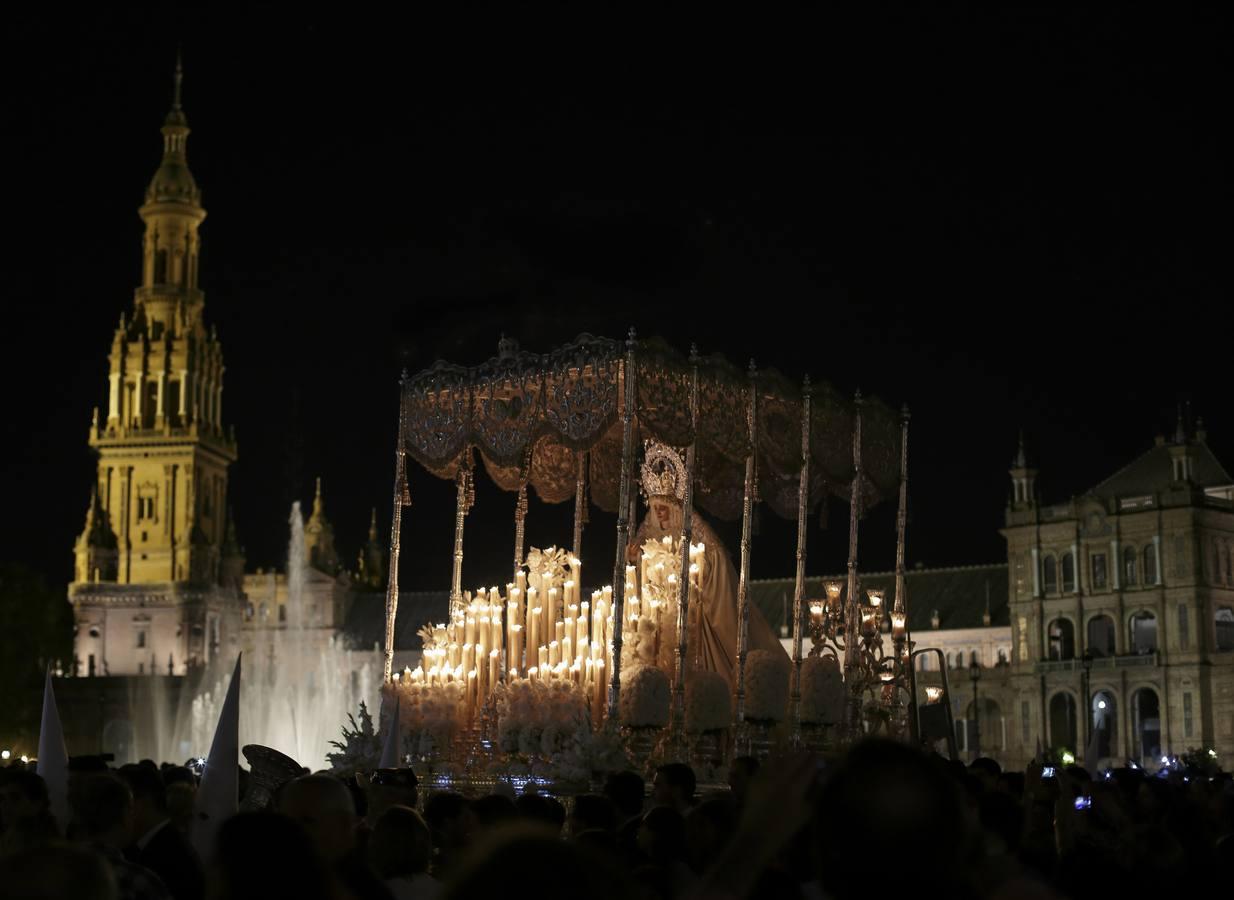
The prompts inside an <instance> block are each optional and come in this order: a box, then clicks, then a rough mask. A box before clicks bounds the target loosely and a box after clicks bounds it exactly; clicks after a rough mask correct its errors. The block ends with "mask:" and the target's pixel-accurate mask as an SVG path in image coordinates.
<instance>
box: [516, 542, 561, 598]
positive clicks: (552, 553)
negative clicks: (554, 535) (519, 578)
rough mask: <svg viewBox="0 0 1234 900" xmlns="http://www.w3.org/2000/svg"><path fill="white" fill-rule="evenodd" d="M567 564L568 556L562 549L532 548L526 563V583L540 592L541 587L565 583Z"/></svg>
mask: <svg viewBox="0 0 1234 900" xmlns="http://www.w3.org/2000/svg"><path fill="white" fill-rule="evenodd" d="M569 562H570V554H568V553H567V552H566V551H565V549H564V548H563V549H558V548H557V547H549V548H548V549H546V550H541V549H540V548H539V547H532V548H531V552H530V553H528V554H527V562H526V566H527V580H528V583H529V584H531V586H532V587H534V588H536V590H541V585H549V584H558V585H559V584H561V583H562V582H563V581H565V577H566V566H567V565H568V564H569Z"/></svg>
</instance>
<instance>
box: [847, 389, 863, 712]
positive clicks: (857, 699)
mask: <svg viewBox="0 0 1234 900" xmlns="http://www.w3.org/2000/svg"><path fill="white" fill-rule="evenodd" d="M853 405H854V406H855V407H856V411H857V412H856V416H855V417H854V420H853V488H852V494H851V496H850V499H849V509H848V601H847V610H846V612H847V616H846V618H847V623H846V629H845V634H846V640H845V645H844V681H845V685H846V687H847V688H848V697H849V712H848V722H847V726H848V730H849V732H850V734H851V733H852V732H855V731H856V730H857V729H858V728H859V722H860V718H861V696H860V694H859V693H858V690H859V689H858V687H857V685H856V681H857V666H858V657H859V651H858V647H857V639H858V636H859V634H860V632H859V631H858V629H859V627H860V625H861V605H860V603H859V602H858V600H857V519H858V517H859V516H860V514H861V391H857V393H856V395H855V396H854V398H853Z"/></svg>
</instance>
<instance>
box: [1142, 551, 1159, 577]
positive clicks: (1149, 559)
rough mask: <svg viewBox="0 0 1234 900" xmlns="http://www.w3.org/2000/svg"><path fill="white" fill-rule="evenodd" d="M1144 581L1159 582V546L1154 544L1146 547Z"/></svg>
mask: <svg viewBox="0 0 1234 900" xmlns="http://www.w3.org/2000/svg"><path fill="white" fill-rule="evenodd" d="M1144 583H1145V584H1156V583H1157V548H1156V546H1154V545H1153V544H1149V545H1148V546H1146V547H1145V548H1144Z"/></svg>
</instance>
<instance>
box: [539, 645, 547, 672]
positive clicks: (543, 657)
mask: <svg viewBox="0 0 1234 900" xmlns="http://www.w3.org/2000/svg"><path fill="white" fill-rule="evenodd" d="M547 667H548V647H541V648H540V672H541V673H543V672H544V670H545V668H547Z"/></svg>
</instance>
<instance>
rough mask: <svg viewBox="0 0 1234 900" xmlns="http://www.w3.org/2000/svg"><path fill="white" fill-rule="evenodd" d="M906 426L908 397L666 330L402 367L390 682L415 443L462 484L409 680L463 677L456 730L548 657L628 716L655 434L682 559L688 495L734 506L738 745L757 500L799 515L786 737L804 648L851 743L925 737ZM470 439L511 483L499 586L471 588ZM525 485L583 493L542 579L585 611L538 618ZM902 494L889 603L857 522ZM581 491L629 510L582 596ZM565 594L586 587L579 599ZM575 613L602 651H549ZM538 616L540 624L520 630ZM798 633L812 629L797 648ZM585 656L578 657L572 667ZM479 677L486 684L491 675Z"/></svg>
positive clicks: (429, 463) (597, 710) (544, 495)
mask: <svg viewBox="0 0 1234 900" xmlns="http://www.w3.org/2000/svg"><path fill="white" fill-rule="evenodd" d="M907 437H908V412H907V409H904V410H901V411H899V412H897V411H895V410H893V409H891V408H890V407H888V406H886V405H885V404H883V403H881V402H880V401H878V400H876V399H872V398H863V397H862V396H861V394H860V393H858V394H857V395H856V396H855V397H854V398H853V399H851V400H849V399H846V398H845V397H843V396H841V395H840V394H839V393H838V392H837V391H836V390H835V389H834V388H832V387H831V386H829V385H827V384H817V383H816V384H811V383H810V381H809V379H808V377H807V379H806V380H805V382H804V384H803V385H801V386H798V385H796V384H794V383H792V382H790V381H789V380H788V379H786V378H784V377H783V376H781V375H779V374H777V373H775V372H774V371H768V370H761V371H760V370H757V369H756V368H755V366H754V364H753V363H751V364H750V367H749V369H748V370H747V371H742V370H740V369H738V368H736V367H734V366H732V365H731V364H729V363H728V362H726V361H725V360H723V359H720V358H717V357H707V358H704V357H701V356H699V355H698V354H697V352H696V351H694V350H692V351H691V353H690V355H689V356H688V357H684V356H682V355H680V354H679V353H677V352H675V351H674V350H672V349H671V348H669V347H668V346H666V345H665V344H663V343H662V342H659V341H641V342H640V341H638V340H636V338H635V334H634V332H633V330H631V332H630V334H629V337H628V339H627V340H626V341H624V342H621V341H615V340H609V339H604V338H599V337H593V336H590V335H583V336H580V337H579V338H577V339H576V340H575V341H574V342H572V343H570V344H567V345H565V346H562V347H559V348H557V349H555V350H553V351H552V352H550V353H547V354H535V353H529V352H526V351H522V350H519V349H518V347H517V345H515V344H514V342H512V341H506V340H504V339H503V341H502V342H501V345H500V347H499V353H498V355H497V357H495V358H493V359H490V360H488V361H487V362H486V363H484V364H483V365H480V366H476V367H472V368H467V367H463V366H458V365H453V364H449V363H445V362H438V363H436V364H435V365H434V366H432V367H431V368H429V369H427V370H425V371H423V372H421V373H420V374H418V375H416V376H414V377H411V376H409V375H408V374H407V373H406V372H404V374H403V377H402V379H401V395H400V404H399V428H398V437H397V448H396V452H395V478H394V491H393V516H392V524H391V532H390V571H389V582H388V589H387V597H386V634H385V666H384V681H385V685H386V689H391V688H392V687H393V686H397V685H398V684H399V678H400V673H397V672H394V671H393V657H394V625H395V617H396V613H397V604H398V567H399V539H400V531H401V523H402V513H403V509H404V508H405V507H408V506H410V505H411V492H410V490H409V485H408V458H410V459H411V460H413V461H414V462H416V463H418V464H419V465H420V466H421V467H423V468H424V469H426V470H427V471H428V472H430V473H431V474H433V475H435V476H437V477H439V478H445V479H452V480H453V481H454V482H455V485H456V490H457V499H456V504H455V519H454V555H453V570H452V577H451V582H450V600H449V606H450V608H449V610H448V617H449V619H448V625H442V626H430V627H429V628H428V629H426V630H425V631H424V632H423V633H424V635H425V639H426V646H429V645H430V644H431V646H433V647H434V648H435V649H434V650H433V653H434V654H436V656H435V657H434V658H433V660H429V662H433V663H434V664H433V665H432V666H431V667H428V668H426V667H425V664H423V663H422V666H421V668H420V669H418V670H417V672H416V673H412V672H410V671H407V672H404V673H401V674H402V675H403V684H402V686H401V687H402V689H403V690H412V689H413V687H414V690H415V691H418V692H424V691H427V690H430V687H428V686H427V685H429V684H430V683H431V684H435V685H438V686H442V685H445V686H447V687H448V686H449V685H451V684H452V685H454V687H453V688H452V693H450V692H446V693H444V694H442V696H444V697H446V698H447V702H448V703H455V704H457V706H458V707H459V709H461V710H462V711H463V715H464V716H466V717H467V718H466V720H465V721H464V727H463V728H462V729H461V733H462V734H464V735H471V739H473V740H474V739H476V738H477V733H476V732H475V730H474V729H472V730H468V728H467V724H468V723H472V722H474V719H475V717H477V716H478V715H479V714H480V709H481V708H488V707H486V706H485V703H486V698H487V699H490V700H491V698H492V696H493V693H494V692H496V691H500V690H504V689H506V688H512V687H513V686H515V685H516V684H522V683H523V682H527V681H529V680H530V681H532V682H534V681H535V679H536V678H539V679H540V680H541V681H544V680H545V678H546V673H547V674H548V676H549V677H550V679H551V677H555V676H560V675H563V673H564V678H565V680H567V681H569V682H570V683H571V684H576V685H585V686H586V690H585V691H584V692H583V693H584V695H585V697H586V698H587V701H588V702H589V703H590V712H589V717H590V722H591V725H592V726H593V727H594V728H595V729H596V730H597V731H598V730H600V729H608V731H609V732H610V733H612V732H613V731H614V730H615V729H618V728H620V727H621V726H622V725H624V724H629V723H623V722H622V721H621V717H622V709H623V704H622V702H621V692H622V690H623V678H622V667H623V652H622V651H623V642H624V641H625V640H626V639H627V636H628V635H630V634H631V633H632V632H631V631H630V625H631V622H632V621H633V620H634V619H635V618H636V617H637V613H633V612H630V611H629V608H628V607H629V606H630V605H633V604H637V603H638V598H637V596H636V594H635V593H634V592H635V591H637V590H638V585H639V583H640V582H639V581H638V580H637V577H636V575H635V574H634V568H635V567H632V566H631V567H627V544H628V542H629V539H630V531H631V527H632V526H631V522H632V520H633V521H637V519H636V512H637V506H636V503H637V494H636V492H635V489H634V479H635V469H634V466H635V462H636V456H637V450H638V448H639V447H640V446H641V445H642V444H643V443H644V442H651V441H654V442H658V443H659V444H662V445H667V446H668V447H674V448H683V449H684V451H685V453H684V469H685V491H684V497H683V499H682V506H683V527H682V535H681V537H680V540H677V541H675V542H673V544H672V549H673V552H674V553H675V554H680V556H679V560H678V564H677V568H676V570H675V571H676V572H677V573H679V574H680V573H685V572H687V571H694V570H693V569H691V568H690V566H691V563H693V561H694V553H695V551H699V550H701V548H696V547H695V546H694V545H693V544H692V543H691V538H692V531H691V526H692V521H693V512H694V510H695V509H696V508H697V509H701V510H703V511H705V512H707V513H708V514H709V515H711V516H713V517H715V518H717V519H722V520H729V521H733V520H737V519H740V521H741V547H740V565H739V572H738V588H737V604H738V622H739V626H738V636H737V647H736V650H735V655H736V660H735V672H736V677H735V685H734V689H733V696H732V698H731V699H732V704H731V710H732V726H733V733H734V734H736V735H737V736H738V738H737V740H738V744H739V745H740V741H741V735H742V734H743V733H747V727H748V726H749V724H750V721H749V720H750V718H751V717H749V716H748V715H747V713H748V712H749V710H748V709H747V687H748V685H747V677H746V676H747V671H746V670H747V662H748V656H749V653H748V635H749V621H750V602H751V601H750V593H749V573H750V556H751V545H752V532H753V530H754V517H755V509H756V506H757V504H759V503H762V504H764V505H766V506H767V507H768V508H769V509H771V510H772V511H773V512H775V513H776V514H778V515H780V516H783V517H785V518H789V519H791V518H794V517H795V518H796V520H797V533H798V538H797V553H796V583H795V589H794V597H793V607H792V623H791V624H792V635H793V639H792V648H793V649H792V656H791V670H790V674H789V691H788V696H789V703H788V709H787V711H786V714H787V722H786V723H785V724H786V725H787V727H788V739H789V740H791V741H792V742H793V743H800V742H801V741H802V693H803V685H802V672H803V666H805V667H806V669H807V675H810V676H811V678H812V677H813V675H817V674H818V669H819V664H820V663H822V664H824V665H823V668H824V669H825V668H826V665H827V664H829V665H830V666H831V668H832V669H833V671H834V672H835V673H837V675H838V673H842V678H843V696H844V702H843V704H842V707H843V710H842V712H841V713H840V714H839V715H837V716H836V718H837V719H838V721H835V722H833V723H830V724H832V725H834V726H835V727H834V728H833V729H832V734H834V735H837V736H838V737H839V740H840V741H841V742H846V741H849V740H854V739H856V738H858V737H859V736H861V735H864V734H867V733H871V732H873V731H880V732H882V733H887V734H892V735H899V736H902V737H904V738H905V739H915V738H916V735H917V733H918V722H917V718H918V717H917V706H916V703H915V685H914V682H913V672H912V665H911V664H910V660H911V653H912V647H913V642H912V640H911V636H910V634H909V629H908V607H907V597H906V594H905V584H904V532H905V514H906V501H907V484H908V482H907V459H908V457H907ZM476 456H479V459H480V460H481V462H482V463H483V465H484V468H485V470H486V471H487V472H488V474H489V476H490V477H491V478H492V479H493V481H495V482H496V483H497V485H498V486H499V487H501V488H502V489H504V490H506V491H509V492H511V493H513V494H515V495H516V499H515V502H514V504H513V512H514V525H515V527H514V553H513V563H514V566H513V573H512V574H513V579H512V580H510V581H508V582H507V592H506V594H505V595H502V594H501V593H500V591H499V590H498V589H497V588H493V589H492V591H491V592H488V591H484V589H481V591H480V592H478V594H477V596H479V597H481V599H482V600H483V602H482V603H480V604H479V605H477V600H475V599H473V598H472V597H471V595H470V592H467V593H465V592H464V591H463V589H462V564H463V547H464V531H465V529H464V525H465V522H466V517H467V514H468V511H469V510H470V508H471V506H472V505H473V503H474V498H475V494H474V481H473V480H474V477H475V469H476ZM529 488H532V489H534V490H535V491H536V494H537V495H538V496H539V498H540V499H541V500H542V501H545V502H547V503H564V502H568V501H570V500H573V501H574V529H573V546H572V556H571V557H570V560H569V567H568V569H567V570H565V572H564V573H562V574H563V575H564V574H568V575H570V576H574V578H571V579H567V580H565V581H560V580H559V581H552V580H551V578H548V580H544V581H542V582H541V587H544V586H546V585H550V586H549V587H548V588H547V590H548V591H553V590H562V591H565V592H566V593H567V594H568V596H567V597H562V598H561V599H560V601H559V602H560V604H561V605H560V607H559V608H558V612H569V611H573V612H574V616H569V615H566V616H565V619H564V622H563V620H562V619H561V618H558V619H557V621H556V622H553V621H552V620H551V618H549V619H547V620H546V617H545V616H544V609H543V607H544V599H543V598H541V597H539V596H538V595H537V597H536V600H535V601H533V600H532V599H531V594H532V592H533V591H534V587H532V586H529V583H528V581H527V570H526V569H525V568H524V567H525V565H526V564H527V562H528V558H527V554H526V553H525V546H524V544H525V527H524V526H525V519H526V516H527V510H528V503H527V497H528V489H529ZM893 495H898V500H899V513H898V516H897V520H896V529H897V548H896V579H895V593H894V597H893V598H892V602H891V610H890V612H889V613H888V612H887V609H886V603H887V598H886V597H885V596H884V595H883V592H881V591H873V590H872V591H869V592H868V596H867V598H866V599H865V600H862V599H861V597H860V577H859V574H858V570H857V537H858V519H859V518H860V517H861V515H862V514H863V512H864V511H865V510H868V509H869V508H870V507H872V506H873V505H875V504H877V503H879V502H881V501H882V500H884V499H888V498H890V497H891V496H893ZM829 496H835V497H837V498H841V499H846V500H847V501H848V503H849V557H848V579H847V582H846V583H831V584H828V585H827V586H826V597H825V598H821V599H817V600H814V599H810V598H807V597H806V590H805V563H806V530H807V529H806V523H807V521H808V518H809V515H810V514H811V512H812V511H813V510H814V509H816V508H817V507H818V506H819V505H820V504H825V503H826V500H827V498H828V497H829ZM589 504H594V505H595V506H597V507H598V508H600V509H602V510H605V511H607V512H610V513H615V514H616V516H617V527H616V546H615V550H614V562H613V569H612V578H611V581H610V582H609V583H608V584H606V585H604V586H603V587H602V588H601V589H600V590H597V591H595V592H593V594H592V595H591V596H592V600H593V603H592V604H591V608H590V610H588V609H587V607H588V603H587V601H586V600H583V599H582V598H583V597H584V596H585V594H583V593H582V592H581V588H582V585H581V577H580V576H579V569H578V566H579V563H578V560H579V559H580V557H581V555H582V540H583V531H584V525H585V524H586V521H587V509H588V506H589ZM700 561H701V555H700ZM503 580H504V579H503ZM670 583H671V584H672V587H673V589H674V590H675V591H676V593H677V596H676V603H675V613H676V625H677V627H676V629H675V633H674V639H675V640H676V641H677V643H676V650H675V664H674V669H675V671H673V672H671V673H670V678H671V692H672V702H671V720H670V724H669V726H668V728H667V729H666V731H665V734H666V735H671V736H672V737H673V740H668V741H663V742H662V743H661V747H663V748H667V749H666V751H665V752H667V753H669V754H672V753H673V752H674V751H673V748H674V747H676V748H678V749H680V748H681V747H682V746H683V742H682V740H681V737H682V732H683V729H684V718H685V710H684V706H685V690H686V669H687V668H688V661H689V659H690V658H689V655H688V654H689V652H690V647H689V646H688V636H689V633H690V629H689V627H688V624H687V623H688V621H689V615H690V611H689V606H690V602H691V600H692V589H693V588H696V587H697V585H696V584H694V582H693V581H692V578H691V577H690V576H688V575H682V576H681V577H679V578H676V580H675V582H670ZM551 585H556V587H553V586H551ZM570 599H572V600H574V601H575V602H574V603H568V602H567V601H568V600H570ZM533 602H534V604H535V605H533ZM807 605H808V609H807ZM645 607H646V604H644V607H643V608H642V609H641V611H642V612H643V613H644V614H646V613H647V612H648V610H647V609H646V608H645ZM550 608H551V607H550ZM472 613H476V614H477V615H474V616H473V615H472ZM588 615H590V617H591V619H592V621H591V622H590V623H587V624H586V626H585V623H584V621H582V620H583V619H586V618H587V616H588ZM473 619H475V621H474V622H473ZM597 619H599V620H600V621H599V623H598V624H597V621H596V620H597ZM606 623H607V625H606ZM563 624H568V625H569V626H571V628H570V630H571V635H570V636H564V637H563V638H562V644H563V645H565V643H566V642H568V641H571V640H572V637H573V636H576V638H577V639H576V641H574V642H573V643H572V645H571V646H570V649H569V650H568V651H566V654H567V655H571V654H572V653H573V652H574V651H577V650H578V649H579V648H581V647H586V650H587V653H588V655H589V657H590V658H588V659H585V660H584V659H583V658H582V657H581V656H580V657H576V658H575V659H574V661H573V662H572V661H571V660H569V659H562V658H561V656H562V652H563V649H564V647H559V648H558V650H557V652H556V653H555V654H554V655H553V656H551V657H548V656H546V654H545V653H544V650H545V649H547V648H546V647H545V646H543V644H541V641H543V640H544V639H545V638H550V641H549V643H550V645H551V644H552V643H554V642H553V641H552V640H551V639H552V638H555V637H556V636H558V635H561V634H563V627H562V626H563ZM455 625H457V626H458V627H457V630H455V629H454V627H453V626H455ZM888 627H889V629H890V636H891V639H892V641H891V642H892V646H893V647H894V651H893V652H891V653H886V652H885V651H884V640H883V633H884V630H885V629H886V628H888ZM532 628H536V629H538V631H539V633H538V636H537V637H536V638H535V639H534V640H533V639H532V636H531V634H529V633H528V632H529V630H530V629H532ZM554 628H555V633H554ZM546 631H547V633H546ZM806 634H808V635H809V636H810V638H811V643H812V647H811V649H810V651H809V654H808V657H806V658H803V655H802V654H803V638H804V636H805V635H806ZM601 644H602V646H601ZM535 645H539V646H535ZM426 652H427V651H426ZM468 652H470V654H471V655H470V656H469V657H468V655H467V654H468ZM574 662H578V663H579V666H578V671H575V666H574ZM486 663H487V665H486ZM583 663H586V665H583ZM597 678H600V683H599V684H598V685H597V683H596V679H597ZM409 679H410V680H413V681H415V682H416V684H415V685H414V686H413V687H409V685H408V684H407V681H408V680H409ZM837 680H838V678H837ZM807 681H808V684H813V683H814V681H813V680H810V679H807ZM807 686H808V685H807ZM482 687H483V688H484V689H485V690H486V691H487V693H486V694H482V693H481V692H480V688H482ZM442 690H444V688H442Z"/></svg>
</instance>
